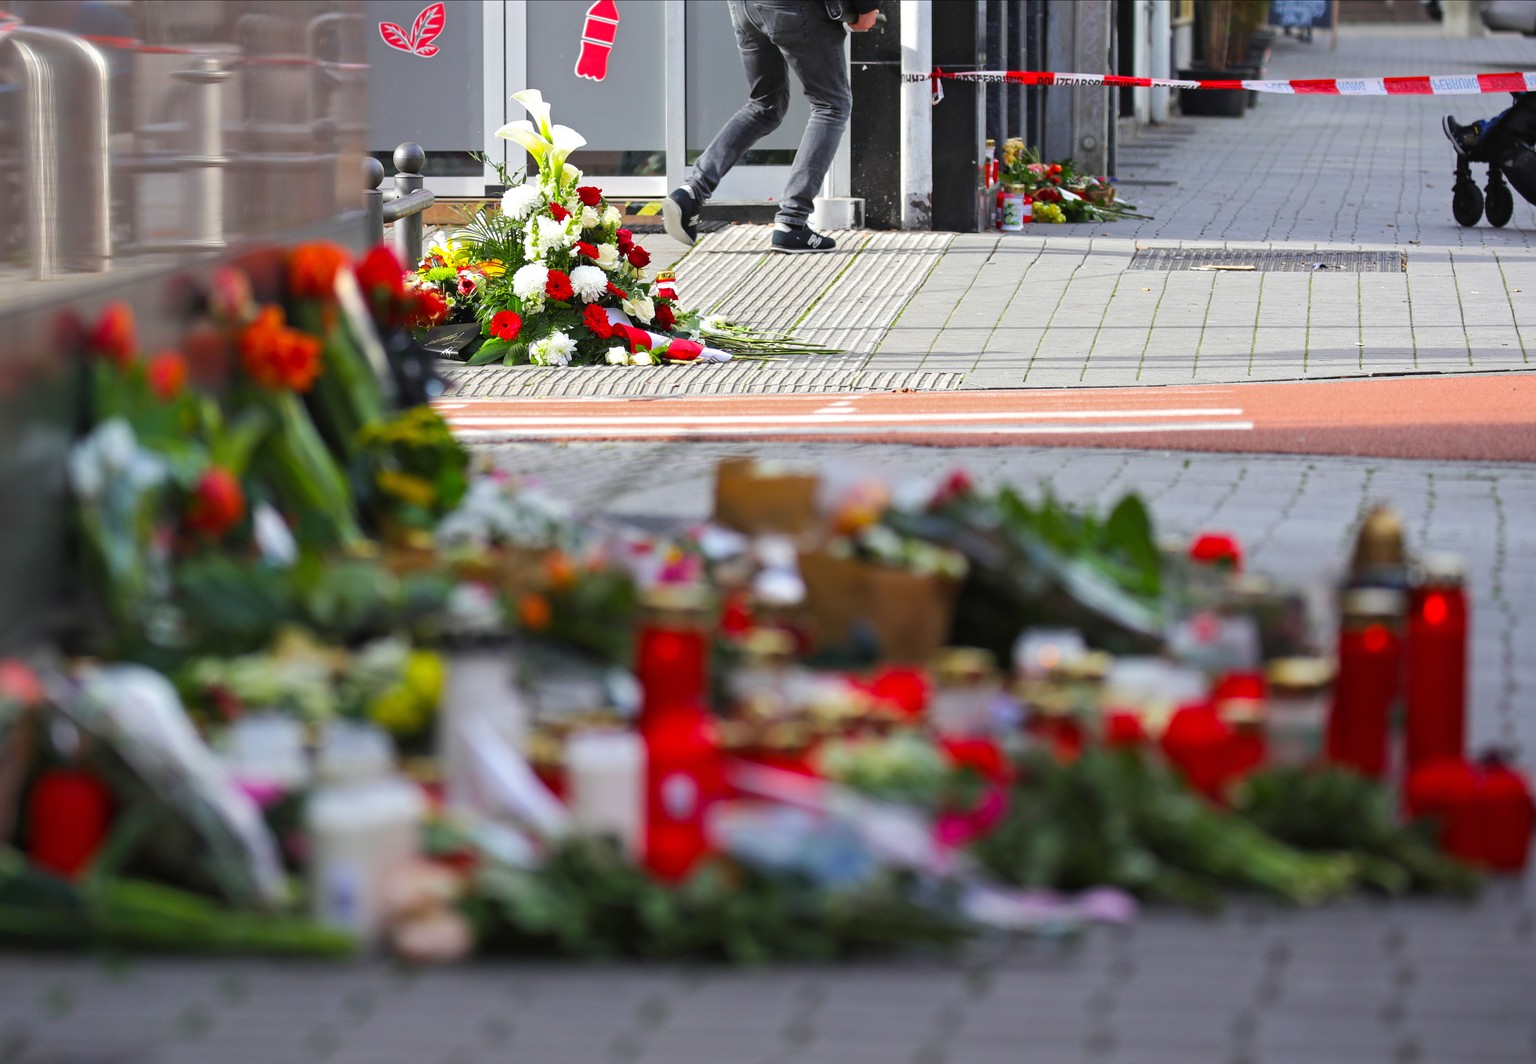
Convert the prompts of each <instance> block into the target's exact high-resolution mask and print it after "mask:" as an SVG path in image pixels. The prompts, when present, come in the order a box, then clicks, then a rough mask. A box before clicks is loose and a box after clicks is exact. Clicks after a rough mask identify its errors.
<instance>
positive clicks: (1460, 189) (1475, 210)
mask: <svg viewBox="0 0 1536 1064" xmlns="http://www.w3.org/2000/svg"><path fill="white" fill-rule="evenodd" d="M1510 209H1511V211H1513V209H1514V204H1510ZM1451 213H1452V214H1453V215H1455V216H1456V221H1457V223H1458V224H1460V225H1464V226H1467V227H1468V228H1470V227H1471V226H1474V225H1476V224H1477V221H1478V219H1479V218H1481V217H1482V216H1483V191H1482V189H1480V188H1478V187H1477V186H1476V185H1474V184H1472V182H1470V181H1468V182H1465V183H1462V182H1460V181H1458V182H1457V183H1456V188H1455V190H1454V192H1453V194H1452V195H1451ZM1505 220H1506V221H1508V219H1505Z"/></svg>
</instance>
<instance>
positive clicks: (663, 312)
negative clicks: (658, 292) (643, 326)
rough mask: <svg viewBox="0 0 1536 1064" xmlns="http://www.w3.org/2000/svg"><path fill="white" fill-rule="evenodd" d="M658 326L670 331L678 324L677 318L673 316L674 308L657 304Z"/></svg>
mask: <svg viewBox="0 0 1536 1064" xmlns="http://www.w3.org/2000/svg"><path fill="white" fill-rule="evenodd" d="M656 324H657V325H659V326H661V327H662V328H663V329H669V330H670V329H671V328H672V326H674V325H676V324H677V318H675V317H673V315H672V308H671V307H669V306H667V305H666V304H665V303H658V304H656Z"/></svg>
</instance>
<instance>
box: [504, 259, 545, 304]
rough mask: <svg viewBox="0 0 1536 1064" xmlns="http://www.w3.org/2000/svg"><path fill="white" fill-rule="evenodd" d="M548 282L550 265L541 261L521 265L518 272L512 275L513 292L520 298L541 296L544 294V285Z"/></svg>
mask: <svg viewBox="0 0 1536 1064" xmlns="http://www.w3.org/2000/svg"><path fill="white" fill-rule="evenodd" d="M548 283H549V267H548V266H545V265H544V264H543V263H541V262H530V263H529V264H528V265H526V266H519V267H518V269H517V272H516V273H514V274H513V275H512V293H513V294H514V295H516V296H517V297H518V298H519V299H527V298H528V297H529V296H536V295H538V296H541V295H543V294H544V286H545V285H547V284H548Z"/></svg>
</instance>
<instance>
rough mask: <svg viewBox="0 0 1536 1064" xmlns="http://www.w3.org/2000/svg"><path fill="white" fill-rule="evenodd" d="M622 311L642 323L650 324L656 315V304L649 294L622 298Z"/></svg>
mask: <svg viewBox="0 0 1536 1064" xmlns="http://www.w3.org/2000/svg"><path fill="white" fill-rule="evenodd" d="M623 305H624V313H625V314H628V315H629V316H630V317H631V318H636V319H638V320H639V321H641V322H642V323H644V324H647V325H648V324H650V321H651V319H652V318H654V317H655V316H656V304H655V303H654V302H652V301H651V297H650V296H635V297H634V298H633V299H626V300H624V304H623Z"/></svg>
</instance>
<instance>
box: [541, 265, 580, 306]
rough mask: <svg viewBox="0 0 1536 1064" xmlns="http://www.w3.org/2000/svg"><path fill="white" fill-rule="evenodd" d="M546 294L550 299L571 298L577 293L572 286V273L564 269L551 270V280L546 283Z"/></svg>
mask: <svg viewBox="0 0 1536 1064" xmlns="http://www.w3.org/2000/svg"><path fill="white" fill-rule="evenodd" d="M544 294H545V295H547V296H549V298H550V299H570V298H571V296H573V295H575V294H576V293H575V291H574V290H573V289H572V288H571V277H570V274H568V273H566V272H565V271H563V270H550V271H549V280H548V281H546V282H545V284H544Z"/></svg>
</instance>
